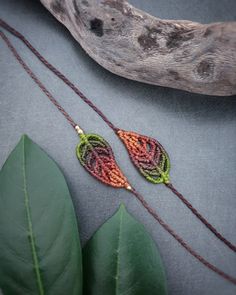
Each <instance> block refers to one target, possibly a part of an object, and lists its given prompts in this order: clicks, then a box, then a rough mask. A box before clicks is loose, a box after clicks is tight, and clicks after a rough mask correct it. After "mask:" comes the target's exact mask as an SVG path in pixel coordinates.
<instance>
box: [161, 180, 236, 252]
mask: <svg viewBox="0 0 236 295" xmlns="http://www.w3.org/2000/svg"><path fill="white" fill-rule="evenodd" d="M166 186H167V187H168V188H169V189H170V190H171V191H172V192H173V193H174V194H175V195H176V196H177V197H178V198H179V199H180V200H181V201H182V202H183V203H184V204H185V206H187V207H188V208H189V209H190V210H191V211H192V212H193V214H194V215H196V217H197V218H198V219H200V220H201V222H202V223H203V224H205V226H206V227H207V228H209V229H210V231H211V232H213V233H214V235H215V236H216V237H217V238H219V239H220V240H221V241H222V242H223V243H224V244H225V245H227V246H228V247H229V248H230V249H231V250H233V251H234V252H236V247H235V246H234V245H233V244H232V243H231V242H230V241H228V240H227V239H226V238H225V237H223V236H222V235H221V234H220V233H219V232H218V231H217V230H216V229H215V228H214V227H213V226H212V225H211V224H210V223H209V222H208V221H207V220H206V219H205V218H204V217H203V216H202V215H201V214H200V213H199V212H198V211H197V210H196V209H195V208H194V207H193V206H192V204H190V203H189V201H188V200H186V199H185V198H184V196H183V195H182V194H181V193H180V192H178V191H177V189H176V188H175V187H174V186H173V184H172V183H168V184H166Z"/></svg>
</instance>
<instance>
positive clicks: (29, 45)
mask: <svg viewBox="0 0 236 295" xmlns="http://www.w3.org/2000/svg"><path fill="white" fill-rule="evenodd" d="M0 26H2V27H3V28H5V29H6V30H7V31H8V32H10V33H11V34H13V35H14V36H15V37H17V38H19V39H20V40H21V41H22V42H23V43H24V44H25V45H26V46H27V47H28V48H29V49H30V50H31V52H32V53H33V54H34V55H35V56H36V57H37V58H38V59H39V60H40V61H41V62H42V63H43V64H44V65H45V66H46V67H47V68H48V69H49V70H50V71H52V72H53V73H54V74H55V75H56V76H57V77H58V78H59V79H61V80H62V81H63V82H64V83H65V84H66V85H67V86H69V87H70V88H71V89H72V90H73V91H74V92H75V93H76V94H77V95H78V96H79V97H80V98H81V99H82V100H83V101H84V102H85V103H86V104H88V105H89V106H90V107H91V108H92V109H93V110H94V111H95V112H96V113H97V114H98V115H99V116H100V117H101V118H102V119H103V120H104V121H105V122H106V123H107V125H108V126H109V127H110V128H111V129H112V130H113V131H114V132H115V133H116V135H117V133H118V131H119V128H117V127H116V126H114V124H112V122H111V121H110V120H109V119H108V118H107V117H106V116H105V115H104V114H103V113H102V111H100V110H99V109H98V108H97V107H96V106H95V105H94V104H93V103H92V101H91V100H90V99H88V98H87V97H86V96H85V95H84V94H83V93H82V92H81V91H80V90H79V89H78V88H77V87H76V86H75V85H74V84H73V83H72V82H71V81H70V80H69V79H68V78H67V77H66V76H65V75H63V74H62V73H61V72H60V71H59V70H58V69H57V68H55V67H54V66H53V65H52V64H51V63H49V62H48V61H47V60H46V59H45V58H44V57H43V56H42V55H41V54H40V53H39V52H38V50H37V49H36V48H35V47H34V46H33V45H32V44H31V43H30V42H29V41H28V40H27V39H26V38H25V37H24V36H23V35H22V34H21V33H19V32H18V31H16V30H15V29H14V28H12V27H11V26H9V25H8V24H7V23H6V22H4V21H3V20H2V19H0ZM67 116H68V114H67ZM69 121H70V119H69ZM72 126H73V125H72ZM167 187H168V188H169V189H170V190H171V191H172V192H173V193H174V194H175V195H176V196H177V197H178V198H179V199H180V200H181V201H182V202H183V203H184V204H185V206H187V207H188V208H189V209H190V210H191V211H192V212H193V214H194V215H195V216H196V217H197V218H198V219H199V220H200V221H201V222H202V223H203V224H204V225H205V226H206V227H207V228H208V229H209V230H210V231H211V232H212V233H213V234H214V235H215V236H216V237H217V238H218V239H219V240H221V241H222V242H223V243H224V244H225V245H226V246H227V247H228V248H229V249H231V250H232V251H234V252H236V246H234V245H233V244H232V243H231V242H230V241H229V240H227V239H226V238H225V237H223V236H222V235H221V234H220V233H219V232H218V231H217V230H216V229H215V228H214V227H213V226H212V225H211V224H210V223H209V222H208V221H207V220H206V219H205V218H204V217H203V216H202V215H201V214H200V213H199V212H198V211H197V209H195V208H194V207H193V206H192V205H191V204H190V203H189V202H188V201H187V200H186V199H185V198H184V197H183V196H182V194H181V193H179V192H178V191H177V190H176V188H174V187H173V185H172V184H171V185H169V186H167Z"/></svg>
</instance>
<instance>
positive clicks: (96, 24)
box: [90, 18, 104, 37]
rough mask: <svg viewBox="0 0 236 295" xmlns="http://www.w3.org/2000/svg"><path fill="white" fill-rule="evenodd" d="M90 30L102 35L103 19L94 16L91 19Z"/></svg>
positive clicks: (99, 35)
mask: <svg viewBox="0 0 236 295" xmlns="http://www.w3.org/2000/svg"><path fill="white" fill-rule="evenodd" d="M90 30H91V31H92V32H93V33H94V34H95V35H96V36H98V37H102V36H103V34H104V32H103V21H102V20H101V19H99V18H94V19H93V20H91V21H90Z"/></svg>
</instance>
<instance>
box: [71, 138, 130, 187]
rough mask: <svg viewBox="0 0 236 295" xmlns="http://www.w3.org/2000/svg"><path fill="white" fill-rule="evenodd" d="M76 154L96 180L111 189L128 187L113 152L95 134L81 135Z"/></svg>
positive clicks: (106, 143) (103, 140)
mask: <svg viewBox="0 0 236 295" xmlns="http://www.w3.org/2000/svg"><path fill="white" fill-rule="evenodd" d="M80 137H81V142H80V143H79V144H78V146H77V149H76V153H77V157H78V159H79V160H80V163H81V164H82V165H83V166H84V167H85V169H86V170H87V171H88V172H89V173H90V174H92V175H93V176H94V177H96V178H97V179H98V180H100V181H102V182H104V183H106V184H108V185H111V186H113V187H117V188H119V187H124V188H127V187H129V183H128V181H127V179H126V177H125V176H124V174H123V173H122V171H121V170H120V168H119V166H118V165H117V163H116V160H115V157H114V154H113V151H112V149H111V147H110V145H109V144H108V142H106V141H105V139H104V138H102V137H101V136H99V135H97V134H82V135H81V136H80Z"/></svg>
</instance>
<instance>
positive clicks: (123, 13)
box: [41, 0, 236, 95]
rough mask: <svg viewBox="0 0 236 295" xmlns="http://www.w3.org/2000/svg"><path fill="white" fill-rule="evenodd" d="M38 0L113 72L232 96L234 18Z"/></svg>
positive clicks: (115, 1) (88, 0) (108, 1)
mask: <svg viewBox="0 0 236 295" xmlns="http://www.w3.org/2000/svg"><path fill="white" fill-rule="evenodd" d="M41 2H42V3H43V4H44V5H45V6H46V8H47V9H48V10H49V11H50V12H51V13H52V14H53V15H54V16H55V17H56V18H57V19H58V20H59V21H60V22H62V23H63V24H64V25H65V26H66V27H67V28H68V29H69V31H70V32H71V34H72V35H73V36H74V38H75V39H76V40H77V41H78V42H79V43H80V44H81V46H82V47H83V48H84V50H85V51H86V52H87V53H88V54H89V55H90V56H91V57H92V58H93V59H94V60H95V61H96V62H98V63H99V64H100V65H102V66H103V67H104V68H106V69H107V70H109V71H111V72H113V73H115V74H117V75H120V76H123V77H126V78H129V79H132V80H136V81H141V82H145V83H149V84H155V85H161V86H167V87H172V88H177V89H183V90H187V91H190V92H196V93H202V94H209V95H234V94H236V22H228V23H213V24H207V25H204V24H200V23H194V22H190V21H181V20H162V19H158V18H155V17H153V16H151V15H149V14H147V13H145V12H143V11H141V10H138V9H136V8H135V7H133V6H131V5H130V4H129V3H127V2H126V1H124V0H41Z"/></svg>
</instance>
